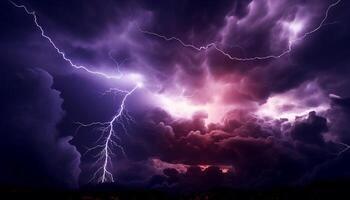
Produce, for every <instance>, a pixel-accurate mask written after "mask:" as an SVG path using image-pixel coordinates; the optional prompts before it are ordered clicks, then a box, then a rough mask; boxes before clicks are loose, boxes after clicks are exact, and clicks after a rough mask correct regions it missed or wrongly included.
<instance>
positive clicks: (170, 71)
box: [0, 0, 350, 188]
mask: <svg viewBox="0 0 350 200" xmlns="http://www.w3.org/2000/svg"><path fill="white" fill-rule="evenodd" d="M332 3H334V1H330V0H329V1H328V0H327V1H323V2H322V3H320V2H319V1H316V0H312V1H301V0H297V1H287V0H281V1H279V0H278V1H277V0H261V1H260V0H235V1H229V0H220V1H215V2H214V1H202V0H200V1H199V0H198V1H197V0H194V1H186V0H170V1H160V0H159V1H150V0H132V1H124V0H120V1H112V0H108V1H104V2H103V3H100V2H99V3H97V2H95V1H88V2H84V3H81V2H80V3H79V2H78V1H69V2H68V1H66V2H64V3H62V1H60V2H42V1H26V4H27V5H29V7H30V8H31V9H33V10H36V11H37V14H38V19H39V22H40V23H41V24H42V25H43V27H45V30H46V32H47V34H49V35H50V36H52V38H53V39H54V40H55V42H56V43H57V45H58V46H59V47H60V48H62V49H64V50H65V52H66V54H67V56H68V57H70V58H71V59H72V60H73V61H74V62H75V63H78V64H84V65H86V66H87V67H89V68H91V69H95V70H102V71H105V72H110V73H118V70H116V69H115V63H114V62H113V60H112V59H110V57H109V56H113V58H114V59H115V60H116V61H118V62H119V63H120V64H121V65H120V66H121V68H120V70H121V71H122V72H124V73H127V72H133V73H134V72H136V73H138V74H142V76H143V77H144V79H145V80H144V90H142V91H140V92H138V93H136V94H135V97H130V99H129V101H128V105H127V107H128V109H129V110H130V114H131V115H132V116H134V117H135V119H136V121H137V123H136V124H133V125H132V127H130V131H129V132H130V135H122V136H121V137H122V138H121V139H122V141H123V144H124V146H125V148H126V152H127V155H128V159H124V160H123V159H122V158H119V157H118V156H117V158H118V159H117V160H121V161H120V162H117V164H116V166H117V167H116V169H114V170H115V174H117V176H118V177H120V178H121V181H122V182H123V181H124V182H128V180H129V182H133V183H137V184H141V182H143V183H144V182H145V181H146V180H149V179H150V183H149V184H150V185H152V187H153V186H154V187H162V186H164V185H166V186H170V185H171V186H172V185H179V186H180V188H181V187H183V188H185V187H186V186H187V185H196V184H198V185H201V184H202V183H203V182H205V183H208V182H213V183H218V182H220V184H223V185H230V186H252V185H253V186H255V185H256V186H267V185H280V184H293V183H299V182H305V181H307V180H310V179H317V178H322V177H323V178H324V177H328V178H332V177H339V176H343V177H346V172H345V169H346V168H345V167H343V166H347V165H348V163H349V161H348V158H347V157H348V152H347V151H345V152H344V153H343V154H341V155H335V154H336V153H337V152H341V150H342V148H344V147H345V146H344V145H339V142H344V143H346V144H349V142H350V137H349V135H350V134H349V130H348V128H347V123H348V121H349V119H350V117H349V114H348V112H349V101H348V99H346V98H343V97H348V96H350V92H349V90H348V87H349V85H350V82H349V80H348V75H349V68H348V64H349V58H350V56H349V52H350V49H349V45H348V43H349V40H350V38H349V35H350V29H349V27H348V25H347V19H349V18H350V16H349V12H347V8H349V7H350V4H349V2H347V1H341V3H339V5H338V6H336V7H333V8H332V9H331V10H330V12H329V15H328V17H327V20H326V21H325V24H324V26H322V27H321V28H320V29H319V30H318V31H316V32H314V33H313V34H310V35H307V36H305V33H307V32H309V31H312V30H314V29H315V28H316V27H318V25H320V23H321V22H322V20H323V19H324V17H325V14H326V11H327V8H328V6H329V5H330V4H332ZM1 8H9V9H8V10H6V11H7V13H8V16H10V17H11V21H13V24H10V23H8V22H6V21H1V22H0V23H1V24H0V25H1V26H2V27H4V30H5V29H6V30H7V32H6V33H4V35H3V37H1V39H0V41H1V42H2V44H3V48H1V49H0V52H1V53H2V55H3V56H4V57H6V58H7V59H6V60H8V62H9V63H11V65H15V66H17V65H18V66H20V65H22V66H23V65H25V66H31V67H32V66H40V67H41V68H43V69H45V70H46V71H49V72H50V74H52V75H53V76H54V79H53V83H52V80H51V79H50V78H48V77H49V75H48V74H46V73H44V72H42V71H40V70H39V71H38V70H34V71H33V70H32V71H30V72H26V71H25V70H20V71H19V72H18V71H17V70H11V69H10V68H6V70H5V72H4V73H1V74H2V76H3V77H2V78H4V79H1V81H2V82H4V84H2V85H5V87H4V89H5V90H6V91H5V92H4V94H8V95H10V96H11V95H12V97H11V98H9V99H5V100H4V102H3V103H2V106H4V105H5V109H4V110H5V111H7V113H6V112H2V115H3V116H4V120H2V121H3V122H4V123H2V125H4V128H3V129H2V132H3V131H4V134H2V135H4V137H6V140H1V141H11V142H10V143H8V144H7V145H6V144H4V145H2V146H3V147H1V148H7V149H6V152H8V151H11V152H13V153H11V154H6V159H7V160H8V162H9V163H14V162H10V161H13V160H16V161H18V165H19V166H20V165H25V163H35V162H29V161H28V158H30V157H31V156H32V155H35V156H38V157H39V156H40V160H44V161H40V162H39V163H40V165H44V166H45V167H44V169H47V171H45V174H50V176H47V177H51V178H52V180H55V181H54V182H55V183H56V181H57V182H60V183H61V182H62V181H63V183H62V184H73V183H71V182H69V183H66V182H64V181H66V180H69V179H68V177H74V178H73V179H72V178H71V180H76V176H77V175H78V172H74V173H73V171H74V170H75V171H76V170H77V169H76V168H77V164H78V162H77V161H74V162H73V160H75V159H79V155H78V154H77V152H76V150H75V149H74V148H73V147H72V146H71V145H70V144H69V142H68V140H69V139H68V138H64V139H58V137H59V136H62V135H73V134H74V127H72V126H71V125H68V124H69V123H70V122H71V121H84V122H91V121H102V120H104V119H109V118H110V117H111V116H112V115H113V113H114V111H115V110H114V109H111V108H115V99H110V100H102V99H103V98H101V96H98V95H99V94H100V93H102V92H103V91H104V90H105V89H106V88H108V87H109V86H111V87H116V84H117V83H115V82H108V81H106V80H100V79H99V80H97V79H95V78H94V77H91V76H90V75H89V74H87V73H86V74H83V73H81V71H79V70H72V68H71V67H70V66H69V65H68V63H65V62H63V61H62V59H61V58H60V57H59V56H57V53H56V52H55V51H54V50H53V49H52V48H51V47H50V46H49V45H48V44H47V42H46V41H45V40H43V39H42V38H41V37H40V34H38V32H36V31H37V30H36V29H34V28H35V27H34V26H33V22H32V21H31V19H30V18H28V16H25V15H23V13H22V12H21V11H19V10H18V9H16V8H12V7H11V8H10V5H4V6H1ZM10 17H9V18H10ZM33 27H34V28H33ZM140 29H142V30H145V31H150V32H154V33H157V34H160V35H164V36H166V37H168V38H170V37H177V38H179V39H181V41H183V42H184V43H186V44H190V45H192V46H195V47H201V46H206V45H208V44H210V43H215V44H216V46H217V47H218V48H219V49H221V50H223V51H224V52H226V53H228V54H230V55H232V56H233V57H238V58H252V57H264V56H268V55H274V56H277V55H281V53H283V52H285V51H286V50H288V49H289V44H290V43H291V42H292V43H293V44H292V46H291V47H292V48H291V51H290V52H289V53H288V54H286V55H284V56H283V57H281V58H278V59H262V60H259V59H258V60H251V61H239V60H237V59H230V58H229V57H227V56H225V55H224V54H223V53H222V52H220V51H218V50H217V49H215V48H213V47H211V48H208V49H206V50H204V49H203V48H202V50H200V51H199V50H196V49H195V48H191V47H188V46H189V45H187V47H185V46H186V45H185V46H184V45H183V44H181V42H179V41H178V40H169V41H167V40H164V38H162V37H156V36H155V35H150V34H145V33H143V32H142V31H140ZM33 30H34V31H33ZM302 36H305V37H303V39H302V40H296V39H297V38H299V37H302ZM14 44H15V45H14ZM28 49H31V50H32V51H28ZM18 58H20V59H18ZM3 65H7V63H4V64H3ZM72 72H73V73H75V74H74V75H71V73H72ZM5 74H6V76H5ZM7 75H9V76H7ZM38 81H39V82H38ZM40 81H41V82H40ZM52 84H53V87H54V88H55V89H57V90H59V91H60V92H62V94H61V97H62V98H63V99H64V104H63V108H64V110H66V111H67V115H66V116H65V117H64V118H63V122H62V124H61V127H60V129H59V130H60V132H59V133H57V136H56V135H55V133H56V132H58V131H57V130H56V128H55V126H56V124H57V123H58V122H59V121H60V120H61V119H62V112H63V111H62V109H61V103H62V102H61V101H62V100H60V98H59V96H58V94H57V92H56V91H55V90H53V89H51V85H52ZM14 90H16V94H13V91H14ZM28 91H31V92H28ZM329 94H334V95H333V96H332V98H331V99H330V98H328V95H329ZM154 95H155V96H156V97H157V95H164V96H176V95H181V97H184V98H186V100H188V101H189V102H190V103H192V104H195V105H203V106H207V105H210V111H211V112H207V113H200V112H199V113H196V114H194V115H193V116H192V118H181V117H180V118H179V117H175V116H173V115H172V113H170V112H167V109H166V108H165V107H164V106H163V107H162V106H161V105H158V101H155V100H152V98H154ZM5 96H6V95H5ZM150 99H151V100H150ZM117 101H118V99H117V100H116V102H117ZM169 106H172V105H169ZM156 107H160V108H159V109H158V108H156ZM174 107H175V106H174ZM155 108H156V109H155ZM176 108H177V107H176ZM27 109H29V110H27ZM177 109H181V107H180V108H177ZM182 109H185V108H182ZM313 111H316V112H313ZM213 113H214V114H216V115H219V116H220V117H219V119H222V121H221V120H220V121H212V123H209V124H208V123H207V122H206V117H209V118H211V117H212V114H213ZM208 115H209V116H208ZM8 116H11V117H8ZM296 116H300V117H297V118H296V119H295V117H296ZM281 118H284V119H281ZM285 118H287V119H288V120H286V119H285ZM294 119H295V120H294ZM18 123H21V124H23V125H21V126H17V125H18ZM63 130H68V131H67V132H68V133H64V132H65V131H63ZM5 132H6V134H5ZM10 133H13V134H10ZM20 133H21V134H20ZM22 133H23V134H22ZM24 133H27V134H26V137H25V138H24V139H22V140H23V142H22V143H17V142H16V141H19V140H20V138H17V137H22V136H23V135H24ZM89 133H90V132H89ZM17 135H18V136H17ZM74 136H75V138H74V145H75V146H76V147H77V149H78V150H79V151H80V152H84V151H85V150H86V148H84V147H85V146H86V145H88V144H87V143H91V144H92V143H93V142H94V141H95V139H96V138H95V137H96V135H92V134H85V133H84V132H83V133H80V134H79V135H74ZM23 137H24V136H23ZM97 138H98V136H97ZM33 144H38V145H33ZM39 144H40V145H39ZM22 145H24V146H22ZM43 145H46V146H45V148H44V149H45V150H42V149H41V147H43ZM34 147H35V148H34ZM20 148H21V149H23V148H25V149H33V152H30V151H26V152H27V153H28V154H29V155H28V156H27V158H26V160H20V158H21V156H20V155H21V154H20V152H22V151H18V149H20ZM52 155H56V156H54V157H55V159H52ZM56 158H58V160H63V161H62V162H64V163H65V164H67V165H62V164H61V165H59V166H65V167H64V169H61V168H60V169H58V167H57V166H58V165H56V163H57V162H59V161H57V160H56ZM33 159H34V158H33ZM35 159H39V158H37V157H35ZM153 159H158V160H160V161H161V162H164V163H167V164H164V165H166V166H168V165H169V166H174V169H164V172H162V170H163V168H162V169H161V170H160V168H159V166H157V165H155V164H154V162H151V161H152V160H153ZM43 163H44V164H43ZM91 163H92V161H91V160H89V158H84V159H82V163H81V166H80V167H81V169H82V170H83V172H84V173H82V174H81V176H80V178H81V179H83V181H82V182H83V183H85V182H87V181H85V180H89V178H91V170H90V169H89V166H90V165H91ZM204 165H205V166H211V167H209V168H206V169H205V170H201V168H200V166H204ZM9 166H10V165H9ZM181 166H182V167H181ZM184 166H185V168H187V167H188V166H192V167H191V168H188V169H187V170H185V171H181V170H180V169H183V167H184ZM196 166H197V167H196ZM215 166H217V167H215ZM220 166H231V169H230V170H229V171H228V172H226V173H223V172H222V171H220V169H221V168H220ZM1 167H4V166H1ZM26 168H28V169H30V170H31V171H33V174H35V173H34V172H36V173H37V174H39V175H40V177H43V180H42V181H40V180H37V182H38V184H39V183H43V182H49V181H48V180H47V179H45V178H44V177H45V176H44V175H43V174H44V172H40V173H39V171H38V168H41V167H39V166H28V167H26ZM166 168H169V167H166ZM170 168H172V167H170ZM14 169H16V170H17V169H18V168H16V167H11V168H6V169H4V170H1V171H2V172H6V170H7V171H8V170H14ZM72 170H73V171H72ZM89 170H90V171H89ZM53 171H55V172H57V173H52V172H53ZM17 172H18V170H17ZM122 172H123V173H122ZM154 174H158V176H155V177H153V178H150V177H151V176H152V175H154ZM159 174H161V175H159ZM19 176H20V175H18V177H19ZM23 177H26V179H33V178H32V177H31V176H24V175H23ZM4 179H6V180H4V181H5V182H6V181H8V180H10V179H9V177H8V176H4ZM23 180H24V179H23ZM50 180H51V179H50ZM130 180H132V181H130ZM17 181H22V179H20V178H18V179H15V180H14V182H17ZM199 187H202V186H199Z"/></svg>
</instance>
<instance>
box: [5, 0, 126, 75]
mask: <svg viewBox="0 0 350 200" xmlns="http://www.w3.org/2000/svg"><path fill="white" fill-rule="evenodd" d="M9 2H10V3H11V4H12V5H14V6H15V7H17V8H23V9H24V10H25V12H26V13H27V14H28V15H31V16H32V17H33V21H34V23H35V26H36V27H37V28H38V29H39V30H40V33H41V36H42V37H43V38H45V39H46V40H47V41H48V42H49V43H50V44H51V46H52V47H53V48H54V49H55V50H56V52H57V53H58V54H59V55H60V56H61V57H62V58H63V59H64V60H65V61H67V62H68V63H69V65H70V66H71V67H74V68H76V69H81V70H84V71H86V72H88V73H90V74H94V75H98V76H101V77H104V78H107V79H120V78H121V75H109V74H106V73H103V72H100V71H94V70H91V69H89V68H88V67H85V66H83V65H77V64H74V62H73V61H72V60H71V59H70V58H68V57H67V56H66V54H65V53H64V52H63V51H62V50H60V49H59V48H58V47H57V45H56V44H55V42H54V41H53V40H52V39H51V38H50V37H49V36H48V35H47V34H46V33H45V31H44V29H43V27H42V26H41V25H40V24H39V22H38V17H37V15H36V13H35V11H29V10H28V8H27V7H26V6H25V5H18V4H16V3H15V2H13V1H9Z"/></svg>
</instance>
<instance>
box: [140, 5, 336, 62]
mask: <svg viewBox="0 0 350 200" xmlns="http://www.w3.org/2000/svg"><path fill="white" fill-rule="evenodd" d="M341 1H342V0H338V1H336V2H334V3H332V4H331V5H329V6H328V7H327V10H326V13H325V16H324V17H323V19H322V21H321V22H320V24H319V25H318V26H317V27H315V28H314V29H312V30H311V31H308V32H306V33H304V34H303V35H301V36H299V37H297V38H296V39H293V40H290V41H289V42H288V48H287V49H286V50H285V51H283V52H281V53H280V54H278V55H267V56H261V57H260V56H256V57H235V56H232V55H231V54H229V53H228V52H225V51H224V50H223V49H221V48H220V47H218V45H217V44H216V43H209V44H207V45H205V46H196V45H194V44H189V43H186V42H184V41H183V40H181V39H180V38H177V37H167V36H164V35H161V34H158V33H155V32H151V31H147V30H143V29H141V28H140V27H138V29H139V31H140V32H141V33H144V34H147V35H151V36H155V37H158V38H161V39H163V40H165V41H176V42H178V43H180V44H181V45H182V46H183V47H187V48H191V49H194V50H196V51H203V50H208V49H210V48H214V49H215V50H216V51H218V52H219V53H221V54H222V55H224V56H225V57H227V58H228V59H230V60H237V61H254V60H266V59H278V58H281V57H283V56H285V55H287V54H289V53H290V52H291V51H292V50H293V45H294V44H295V43H296V42H298V41H300V40H303V39H305V38H306V37H307V36H309V35H311V34H313V33H315V32H317V31H319V30H320V29H321V28H322V27H323V26H325V25H326V24H325V22H326V20H327V18H328V15H329V12H330V10H331V9H332V8H333V7H335V6H337V5H338V4H339V3H340V2H341Z"/></svg>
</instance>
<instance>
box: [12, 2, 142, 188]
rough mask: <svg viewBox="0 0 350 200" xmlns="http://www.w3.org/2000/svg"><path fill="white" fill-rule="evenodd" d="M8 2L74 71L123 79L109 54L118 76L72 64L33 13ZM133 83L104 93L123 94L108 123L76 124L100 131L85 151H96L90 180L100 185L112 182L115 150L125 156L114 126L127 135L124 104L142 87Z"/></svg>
mask: <svg viewBox="0 0 350 200" xmlns="http://www.w3.org/2000/svg"><path fill="white" fill-rule="evenodd" d="M10 2H11V3H12V4H13V5H14V6H15V7H17V8H23V9H24V10H25V12H26V13H27V14H28V15H31V16H32V17H33V21H34V23H35V25H36V27H37V28H38V29H39V30H40V32H41V36H42V37H43V38H45V39H47V40H48V42H49V43H50V44H51V46H52V47H53V48H54V49H55V50H56V51H57V53H58V54H59V55H61V57H62V58H63V59H64V60H65V61H67V62H68V63H69V65H70V66H71V67H73V68H76V69H81V70H84V71H86V72H88V73H90V74H92V75H96V76H100V77H103V78H107V79H121V78H122V77H123V74H122V73H121V72H120V70H119V63H118V62H116V61H115V59H114V58H113V57H112V56H111V54H110V57H111V59H113V61H114V62H115V63H116V64H117V70H118V73H119V75H109V74H107V73H104V72H100V71H94V70H91V69H89V68H88V67H85V66H82V65H77V64H74V62H73V61H72V60H71V59H70V58H67V56H66V54H65V53H64V51H62V50H61V49H59V48H58V47H57V45H56V44H55V43H54V41H53V40H52V39H51V38H50V37H49V36H48V35H47V34H46V33H45V31H44V29H43V27H42V26H41V25H40V24H39V23H38V18H37V15H36V13H35V11H29V10H28V9H27V7H26V6H24V5H18V4H16V3H14V2H13V1H10ZM134 82H135V84H136V85H135V87H134V88H133V89H131V90H130V91H127V90H121V89H118V88H111V89H109V90H108V91H106V93H113V94H123V97H122V101H121V104H120V106H119V108H118V111H117V113H116V114H115V115H114V116H113V118H112V119H111V120H110V121H107V122H92V123H89V124H83V123H78V124H79V127H78V129H77V131H78V130H79V129H80V128H82V127H97V129H98V130H100V131H101V136H100V138H99V139H98V140H97V142H96V143H97V145H96V146H94V147H92V148H89V149H88V151H87V152H90V151H92V150H97V151H98V153H97V155H96V157H97V159H96V161H95V165H101V166H100V167H97V170H96V171H95V173H94V175H93V177H92V179H91V180H94V181H97V182H100V183H104V182H114V178H113V174H112V172H111V167H112V158H111V156H112V155H114V150H115V149H119V150H120V151H121V152H122V153H123V155H125V152H124V149H123V147H122V146H121V145H120V144H119V143H118V141H120V137H119V136H118V133H117V131H116V126H118V125H119V127H120V129H122V130H123V131H124V132H125V133H127V128H126V125H127V124H129V123H130V122H131V121H133V119H132V118H131V116H130V115H129V114H128V113H127V111H126V109H125V103H126V101H127V98H128V97H129V96H130V95H131V94H133V92H134V91H135V90H136V89H138V88H140V87H142V86H143V84H142V82H141V81H140V80H134ZM98 143H101V144H98Z"/></svg>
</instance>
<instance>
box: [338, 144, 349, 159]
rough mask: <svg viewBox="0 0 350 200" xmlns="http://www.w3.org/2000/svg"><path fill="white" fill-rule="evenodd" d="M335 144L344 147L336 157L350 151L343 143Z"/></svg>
mask: <svg viewBox="0 0 350 200" xmlns="http://www.w3.org/2000/svg"><path fill="white" fill-rule="evenodd" d="M336 144H339V145H341V146H343V147H344V148H343V149H342V150H341V151H339V152H338V153H337V156H341V155H342V154H343V153H345V152H347V151H349V150H350V145H348V144H345V143H343V142H336Z"/></svg>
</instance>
